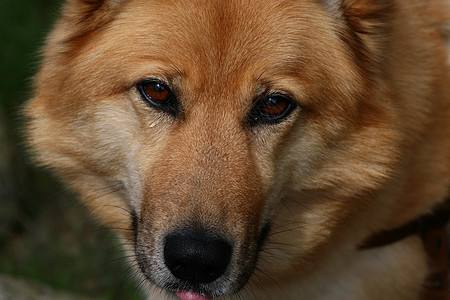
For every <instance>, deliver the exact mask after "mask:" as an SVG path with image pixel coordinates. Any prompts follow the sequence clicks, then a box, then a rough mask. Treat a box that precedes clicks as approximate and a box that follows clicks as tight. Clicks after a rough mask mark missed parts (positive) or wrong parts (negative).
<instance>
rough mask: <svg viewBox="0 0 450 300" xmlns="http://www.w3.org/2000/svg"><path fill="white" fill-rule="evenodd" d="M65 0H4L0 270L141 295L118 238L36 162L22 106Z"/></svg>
mask: <svg viewBox="0 0 450 300" xmlns="http://www.w3.org/2000/svg"><path fill="white" fill-rule="evenodd" d="M60 7H61V0H19V1H17V0H0V274H9V275H13V276H17V277H20V278H27V279H33V280H37V281H40V282H43V283H45V284H48V285H51V286H52V287H54V288H57V289H61V290H67V291H73V292H76V293H78V294H83V295H86V296H90V297H93V298H95V299H142V297H140V296H139V295H138V293H137V291H136V286H137V285H138V282H137V283H136V282H134V281H133V272H132V271H131V270H130V269H129V267H128V263H127V262H126V259H125V258H124V256H125V254H124V253H123V251H122V250H121V247H120V245H119V243H118V241H117V240H116V238H115V236H114V235H113V234H112V233H110V232H108V231H107V230H106V229H104V228H102V227H101V226H99V225H98V223H97V222H96V221H95V220H94V219H93V218H92V217H90V216H89V214H88V212H87V211H86V209H85V208H84V207H83V206H82V205H81V204H80V203H79V202H78V201H77V200H76V196H74V195H72V194H71V193H70V192H69V191H67V190H65V188H64V186H63V185H62V184H61V182H59V181H58V180H57V179H56V178H54V177H53V176H52V174H51V172H50V171H48V170H43V169H39V168H37V167H34V166H33V165H32V163H31V158H30V157H31V155H30V153H29V152H27V151H26V147H25V145H24V142H23V140H24V139H23V133H22V128H23V124H24V119H23V117H22V116H21V112H20V111H21V107H22V106H23V104H24V103H25V101H26V100H27V99H28V98H29V97H30V96H31V94H32V85H31V78H32V76H33V74H34V73H35V72H36V70H37V69H38V66H39V54H38V53H39V48H40V47H41V46H42V45H43V41H44V39H45V36H46V34H47V33H48V32H49V30H50V29H51V26H52V23H53V22H54V21H55V18H56V17H57V16H58V12H59V9H60Z"/></svg>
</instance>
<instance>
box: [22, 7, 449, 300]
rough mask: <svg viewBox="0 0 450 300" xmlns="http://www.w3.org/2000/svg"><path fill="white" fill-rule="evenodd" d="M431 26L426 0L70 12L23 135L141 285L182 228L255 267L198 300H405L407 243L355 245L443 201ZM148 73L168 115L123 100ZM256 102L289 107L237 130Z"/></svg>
mask: <svg viewBox="0 0 450 300" xmlns="http://www.w3.org/2000/svg"><path fill="white" fill-rule="evenodd" d="M446 19H447V16H446V15H445V12H444V3H441V2H440V1H439V0H433V1H431V0H429V1H415V0H397V1H388V0H377V1H369V0H322V1H314V0H271V1H269V0H227V1H225V0H220V1H219V0H212V1H206V0H189V1H187V0H164V1H153V0H128V1H120V0H104V1H83V0H70V1H68V2H67V4H66V6H65V7H64V11H63V14H62V17H61V18H60V20H59V21H58V23H57V25H56V27H55V29H54V30H53V31H52V33H51V35H50V36H49V38H48V42H47V45H46V47H45V49H44V52H43V53H44V57H43V63H42V68H41V71H40V72H39V74H38V75H37V77H36V91H35V96H34V98H33V99H32V100H31V101H30V102H29V103H28V105H27V107H26V115H27V117H28V118H29V124H28V127H27V128H28V141H29V143H30V145H31V146H32V147H33V148H34V149H35V153H36V155H37V159H38V161H40V162H41V163H42V164H43V165H46V166H49V167H51V168H52V169H54V170H55V171H56V172H57V173H58V174H59V175H61V176H62V177H63V178H64V179H65V181H66V182H67V183H68V184H69V185H70V186H71V187H72V188H73V189H74V190H75V191H77V192H78V193H79V194H80V195H81V198H82V200H83V202H84V203H85V204H86V205H87V206H88V207H89V208H90V209H91V210H92V212H93V213H94V214H95V215H97V216H98V217H99V218H100V220H102V222H104V224H105V225H106V226H109V227H112V228H123V229H122V230H119V229H117V231H118V233H119V234H120V236H121V237H122V238H124V239H126V240H130V241H132V242H134V243H136V245H137V246H136V248H137V249H139V251H137V252H139V255H141V256H142V257H145V258H146V260H148V261H149V262H151V263H149V265H152V267H151V268H153V269H151V268H150V267H149V268H150V269H149V270H150V271H149V273H159V271H160V270H162V269H164V268H165V267H164V263H163V262H161V251H162V250H161V243H162V239H163V237H164V235H165V234H167V232H169V231H170V230H173V229H174V228H176V226H179V225H180V224H183V223H186V222H195V223H198V224H201V225H202V226H205V227H207V228H213V229H217V230H220V231H221V232H222V233H223V234H224V235H226V236H227V237H228V238H229V239H230V240H231V241H232V242H233V245H234V247H235V248H234V251H235V252H234V256H233V261H232V264H231V266H230V268H231V270H233V271H234V272H235V273H239V271H240V268H241V267H242V268H244V267H245V266H251V265H252V262H255V261H256V269H255V270H254V273H253V275H252V276H251V277H250V280H249V281H248V284H247V285H246V286H245V287H244V289H243V290H242V291H237V290H235V289H234V288H233V282H234V280H236V279H235V278H233V277H232V276H231V275H230V278H228V280H229V281H230V282H231V283H230V285H229V286H227V285H225V284H223V285H222V286H221V287H222V289H223V292H222V291H217V293H216V295H219V296H222V295H226V296H227V297H225V298H228V296H229V297H230V298H231V299H233V298H234V297H237V299H398V300H401V299H405V300H406V299H407V300H410V299H418V297H419V296H418V295H419V293H420V290H421V286H422V285H423V283H424V279H425V277H426V274H427V272H428V271H427V263H426V257H425V253H424V250H423V247H422V245H421V242H420V240H419V239H418V238H417V237H410V238H407V239H404V240H402V241H400V242H397V243H395V244H392V245H390V246H387V247H383V248H377V249H371V250H364V251H362V250H358V246H359V245H360V244H361V243H362V242H363V241H364V240H365V239H367V238H368V237H370V236H371V235H372V234H373V233H375V232H378V231H380V230H384V229H391V228H395V227H397V226H401V225H403V224H405V223H407V222H409V221H411V220H413V219H414V218H417V217H418V216H421V215H423V214H426V213H428V212H430V211H431V209H432V208H433V207H434V206H435V205H436V204H437V203H439V202H441V201H442V200H443V199H444V198H445V197H446V196H447V195H448V188H449V186H450V138H449V137H450V80H449V75H448V67H447V66H446V61H447V59H448V58H447V57H448V56H447V52H446V49H445V47H444V45H445V41H444V38H443V35H442V34H441V31H440V26H441V24H442V23H443V22H444V21H445V20H446ZM155 77H157V78H161V79H163V80H165V81H167V82H169V83H170V84H171V85H172V86H174V87H176V91H175V92H176V93H177V97H178V99H179V101H180V102H181V103H182V106H183V112H182V116H181V117H178V118H174V117H172V116H168V115H167V114H164V113H161V112H159V111H156V110H155V109H152V108H150V107H149V106H148V105H146V104H145V103H144V101H143V100H142V99H141V98H140V96H139V93H138V91H137V90H136V88H135V85H136V83H137V82H139V81H140V80H143V79H146V78H155ZM264 90H271V91H285V92H287V93H289V94H290V95H292V96H293V97H294V98H295V100H296V101H297V102H299V104H300V106H299V107H298V108H297V109H296V110H295V111H294V112H293V113H292V115H291V116H289V117H288V118H287V119H286V120H285V121H283V122H281V123H279V124H271V125H264V126H256V127H254V128H249V126H246V125H245V122H244V120H245V119H246V117H247V115H248V113H249V111H250V110H251V108H252V105H253V101H254V98H255V97H256V96H257V95H258V94H259V93H261V91H264ZM126 211H128V212H130V213H131V212H132V211H134V212H136V214H137V216H138V219H139V226H138V232H137V233H133V232H131V231H130V230H128V228H130V226H131V222H132V216H131V215H130V214H127V213H125V212H126ZM269 219H271V220H272V230H271V232H270V233H269V237H268V240H267V241H266V242H265V246H264V247H263V251H261V253H259V254H257V253H256V252H257V239H258V235H259V234H260V231H261V228H262V226H263V225H264V222H266V221H267V220H269ZM135 234H136V235H135ZM130 251H133V249H130ZM257 258H258V259H257ZM147 275H148V274H147ZM158 280H162V279H159V278H158V279H155V280H154V281H158ZM156 284H157V285H161V282H159V281H158V282H156ZM149 288H150V289H156V290H157V292H156V293H155V295H156V296H155V297H157V298H158V297H159V298H158V299H174V298H173V297H174V296H171V295H172V294H170V293H167V294H166V292H160V290H159V288H157V287H155V286H154V285H153V284H150V286H149ZM235 293H237V294H235ZM229 294H232V295H229Z"/></svg>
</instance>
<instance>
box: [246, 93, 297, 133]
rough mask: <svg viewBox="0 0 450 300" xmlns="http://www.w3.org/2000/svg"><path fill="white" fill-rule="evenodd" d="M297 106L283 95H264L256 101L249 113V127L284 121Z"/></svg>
mask: <svg viewBox="0 0 450 300" xmlns="http://www.w3.org/2000/svg"><path fill="white" fill-rule="evenodd" d="M296 107H297V104H296V103H295V102H294V101H293V100H292V99H291V98H290V97H288V96H285V95H278V94H274V95H265V96H262V97H260V98H259V99H258V101H257V102H256V104H255V106H254V107H253V109H252V110H251V112H250V125H252V126H255V125H258V124H271V123H278V122H280V121H282V120H283V119H285V118H286V117H287V116H289V114H290V113H291V112H292V111H293V110H294V109H295V108H296Z"/></svg>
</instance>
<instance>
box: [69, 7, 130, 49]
mask: <svg viewBox="0 0 450 300" xmlns="http://www.w3.org/2000/svg"><path fill="white" fill-rule="evenodd" d="M125 1H126V0H68V1H67V2H66V4H65V6H64V7H63V12H62V19H61V23H64V24H66V26H67V27H66V28H67V29H69V30H67V32H70V34H69V35H68V36H66V38H65V40H64V41H63V43H64V44H72V45H73V44H77V43H80V42H83V41H84V40H86V38H88V36H90V35H91V34H92V33H94V32H95V31H97V30H98V29H100V28H101V27H102V26H105V25H106V24H107V23H109V22H111V21H112V20H113V19H114V16H115V15H116V14H117V12H118V10H119V9H120V7H121V4H122V3H124V2H125Z"/></svg>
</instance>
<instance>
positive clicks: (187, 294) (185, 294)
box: [175, 291, 213, 300]
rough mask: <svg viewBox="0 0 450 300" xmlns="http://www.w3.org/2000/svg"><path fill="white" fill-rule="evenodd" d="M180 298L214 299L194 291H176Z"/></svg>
mask: <svg viewBox="0 0 450 300" xmlns="http://www.w3.org/2000/svg"><path fill="white" fill-rule="evenodd" d="M175 295H177V297H178V298H180V299H181V300H212V299H213V298H212V297H209V296H205V295H202V294H199V293H196V292H193V291H185V292H175Z"/></svg>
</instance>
